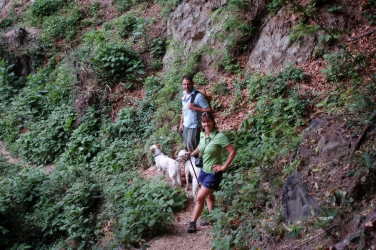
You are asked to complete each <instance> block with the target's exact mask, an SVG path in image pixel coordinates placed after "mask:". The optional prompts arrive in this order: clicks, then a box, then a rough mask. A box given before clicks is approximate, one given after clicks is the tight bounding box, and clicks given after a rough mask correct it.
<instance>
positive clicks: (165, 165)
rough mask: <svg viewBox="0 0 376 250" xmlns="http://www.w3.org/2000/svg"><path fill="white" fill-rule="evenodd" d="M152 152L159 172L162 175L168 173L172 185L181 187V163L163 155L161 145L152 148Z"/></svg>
mask: <svg viewBox="0 0 376 250" xmlns="http://www.w3.org/2000/svg"><path fill="white" fill-rule="evenodd" d="M150 152H151V153H152V154H153V156H154V160H155V165H156V166H157V168H158V172H159V173H160V174H162V175H163V174H164V172H168V175H169V176H170V178H171V180H172V184H173V185H174V186H175V184H177V185H178V186H179V187H181V176H180V167H179V163H178V162H177V161H176V160H174V159H171V158H170V157H168V156H167V155H165V154H163V153H162V151H161V145H159V144H154V145H153V146H151V147H150Z"/></svg>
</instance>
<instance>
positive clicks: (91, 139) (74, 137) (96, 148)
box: [59, 108, 102, 164]
mask: <svg viewBox="0 0 376 250" xmlns="http://www.w3.org/2000/svg"><path fill="white" fill-rule="evenodd" d="M96 115H97V113H96V112H95V111H94V109H93V108H90V109H89V110H88V111H87V113H86V114H85V115H84V117H83V118H82V120H83V122H82V123H81V124H80V125H79V126H78V128H77V129H75V130H74V131H73V133H72V134H71V136H70V138H69V141H68V142H67V143H66V148H65V152H64V153H63V154H62V155H61V157H60V159H59V161H60V162H61V163H69V164H86V163H89V162H90V161H91V160H92V158H93V157H95V156H96V155H97V154H98V152H100V151H101V150H102V145H101V143H100V142H99V140H98V129H99V120H98V118H97V117H96Z"/></svg>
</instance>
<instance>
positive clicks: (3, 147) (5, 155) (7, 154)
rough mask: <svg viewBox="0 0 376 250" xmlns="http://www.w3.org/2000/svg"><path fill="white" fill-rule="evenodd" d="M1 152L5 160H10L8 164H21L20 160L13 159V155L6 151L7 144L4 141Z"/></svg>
mask: <svg viewBox="0 0 376 250" xmlns="http://www.w3.org/2000/svg"><path fill="white" fill-rule="evenodd" d="M0 152H1V156H2V157H4V158H5V159H8V162H9V163H10V164H17V163H21V161H20V160H19V159H16V158H14V157H12V156H11V154H10V153H9V152H8V151H7V150H5V144H4V142H3V141H0Z"/></svg>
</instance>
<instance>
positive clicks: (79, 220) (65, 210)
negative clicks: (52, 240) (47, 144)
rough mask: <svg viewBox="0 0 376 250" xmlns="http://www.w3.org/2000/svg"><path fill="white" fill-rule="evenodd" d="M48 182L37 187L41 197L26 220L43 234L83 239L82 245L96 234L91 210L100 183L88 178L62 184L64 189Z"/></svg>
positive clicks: (94, 220) (99, 191) (95, 201)
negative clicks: (68, 184)
mask: <svg viewBox="0 0 376 250" xmlns="http://www.w3.org/2000/svg"><path fill="white" fill-rule="evenodd" d="M51 184H53V183H51V182H47V183H46V184H45V185H43V186H41V187H40V188H41V190H43V191H44V192H45V193H44V194H43V198H42V199H41V200H40V201H39V202H38V203H37V204H36V205H35V206H34V211H33V213H32V214H30V215H28V216H27V219H28V221H30V222H31V223H35V226H37V227H39V228H41V229H42V231H43V232H44V234H45V236H48V235H50V236H52V237H54V236H56V235H59V234H63V235H64V234H66V235H67V239H68V240H70V241H73V242H78V243H80V242H82V243H81V247H82V246H83V245H85V242H89V241H90V240H92V239H93V238H94V237H95V235H94V230H95V229H97V227H96V216H95V214H94V213H93V212H95V208H96V207H97V206H98V205H99V204H100V203H98V201H99V198H100V197H101V196H100V195H101V190H100V186H99V185H98V184H94V183H92V182H90V181H88V180H79V181H76V182H74V183H73V185H72V186H70V187H65V189H66V190H59V189H56V188H55V187H53V186H51ZM59 187H60V185H59ZM48 188H49V189H51V191H50V190H48ZM57 198H58V199H57Z"/></svg>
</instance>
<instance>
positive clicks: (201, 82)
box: [194, 72, 207, 85]
mask: <svg viewBox="0 0 376 250" xmlns="http://www.w3.org/2000/svg"><path fill="white" fill-rule="evenodd" d="M194 82H195V83H196V84H197V85H205V84H207V79H206V78H205V75H204V74H203V73H202V72H198V73H197V74H196V75H195V76H194Z"/></svg>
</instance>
